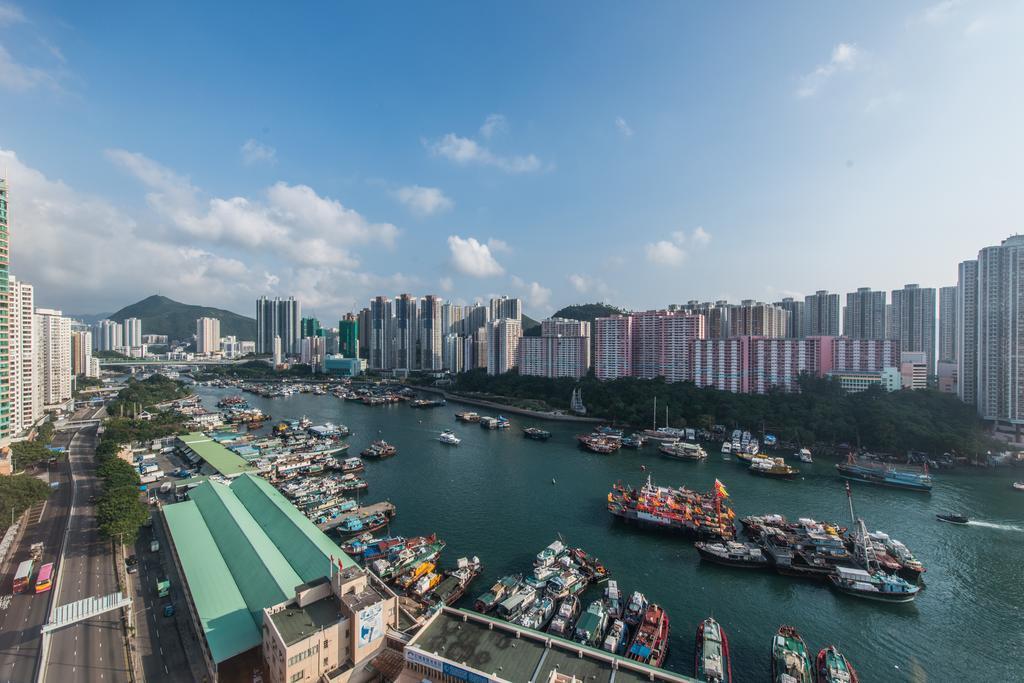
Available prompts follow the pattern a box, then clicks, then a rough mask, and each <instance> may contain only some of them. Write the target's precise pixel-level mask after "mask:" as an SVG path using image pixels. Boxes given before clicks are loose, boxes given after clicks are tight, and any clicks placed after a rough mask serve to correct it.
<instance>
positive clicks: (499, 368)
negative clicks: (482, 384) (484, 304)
mask: <svg viewBox="0 0 1024 683" xmlns="http://www.w3.org/2000/svg"><path fill="white" fill-rule="evenodd" d="M522 336H523V324H522V322H521V321H520V320H517V319H516V318H512V317H502V318H499V319H497V320H492V321H491V322H490V325H489V327H488V330H487V374H488V375H501V374H504V373H506V372H508V371H509V370H511V369H512V368H514V367H515V365H516V360H517V356H518V352H519V340H520V338H521V337H522Z"/></svg>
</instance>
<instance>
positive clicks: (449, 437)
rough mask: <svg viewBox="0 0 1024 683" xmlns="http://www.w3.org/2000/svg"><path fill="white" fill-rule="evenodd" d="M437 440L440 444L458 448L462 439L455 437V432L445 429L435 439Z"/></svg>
mask: <svg viewBox="0 0 1024 683" xmlns="http://www.w3.org/2000/svg"><path fill="white" fill-rule="evenodd" d="M437 440H438V441H440V442H441V443H444V444H448V445H450V446H458V445H459V444H460V443H462V439H460V438H459V437H457V436H455V432H453V431H452V430H450V429H446V430H444V431H443V432H441V435H440V436H439V437H437Z"/></svg>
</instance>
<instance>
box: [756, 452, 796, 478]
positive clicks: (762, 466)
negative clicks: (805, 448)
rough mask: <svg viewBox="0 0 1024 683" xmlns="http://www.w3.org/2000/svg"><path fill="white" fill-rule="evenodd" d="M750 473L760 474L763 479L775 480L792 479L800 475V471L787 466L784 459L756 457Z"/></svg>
mask: <svg viewBox="0 0 1024 683" xmlns="http://www.w3.org/2000/svg"><path fill="white" fill-rule="evenodd" d="M748 471H749V472H750V473H751V474H758V475H760V476H762V477H771V478H773V479H792V478H793V477H795V476H796V475H798V474H800V470H798V469H797V468H795V467H792V466H790V465H787V464H786V461H785V460H783V459H782V458H762V457H755V458H754V459H753V460H751V461H750V467H749V468H748Z"/></svg>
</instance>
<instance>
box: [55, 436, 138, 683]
mask: <svg viewBox="0 0 1024 683" xmlns="http://www.w3.org/2000/svg"><path fill="white" fill-rule="evenodd" d="M95 448H96V428H95V427H90V428H86V429H80V430H79V431H78V432H76V434H75V436H74V437H73V438H72V440H71V444H70V448H69V449H68V460H69V464H70V468H71V472H72V473H73V476H74V477H75V480H76V481H77V490H76V491H75V494H74V504H73V507H72V511H71V516H70V522H69V529H68V534H67V539H66V544H67V545H66V547H65V549H64V562H63V566H60V567H59V568H58V570H57V571H58V580H59V586H58V587H57V595H55V596H54V598H55V600H56V604H57V605H65V604H67V603H69V602H74V601H76V600H81V599H82V598H87V597H91V596H102V595H109V594H110V593H114V592H116V591H117V577H116V575H115V569H114V558H113V555H112V550H111V544H110V542H109V541H107V540H104V539H102V538H100V535H99V528H98V526H97V523H96V508H95V506H94V505H93V504H91V503H90V502H89V500H90V497H91V496H98V495H99V493H100V485H99V482H98V481H97V479H96V476H95V469H96V464H95V457H94V456H95ZM129 679H130V675H129V672H128V666H127V663H126V661H125V652H124V629H123V627H122V625H121V611H120V610H118V611H114V612H108V613H107V614H103V615H100V616H98V617H94V618H92V619H89V620H88V621H84V622H80V623H78V624H74V625H72V626H68V627H65V628H62V629H60V630H58V631H55V632H54V633H53V634H52V637H51V639H50V647H49V653H48V656H47V662H46V675H45V678H44V681H46V682H52V683H70V682H73V681H82V682H83V683H84V682H89V683H94V682H95V681H103V682H104V683H107V682H110V681H115V682H118V683H120V682H121V681H128V680H129Z"/></svg>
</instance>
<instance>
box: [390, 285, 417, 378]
mask: <svg viewBox="0 0 1024 683" xmlns="http://www.w3.org/2000/svg"><path fill="white" fill-rule="evenodd" d="M418 321H419V302H418V301H417V299H416V297H414V296H413V295H412V294H400V295H399V296H398V297H397V298H396V299H395V322H394V327H393V330H394V337H393V339H392V342H391V343H392V344H393V346H394V365H392V367H393V368H395V369H398V370H415V369H416V368H417V367H418V365H417V361H418V360H419V355H418V353H417V343H418V341H419V340H418V339H417V336H416V332H417V328H418V326H419V322H418Z"/></svg>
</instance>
